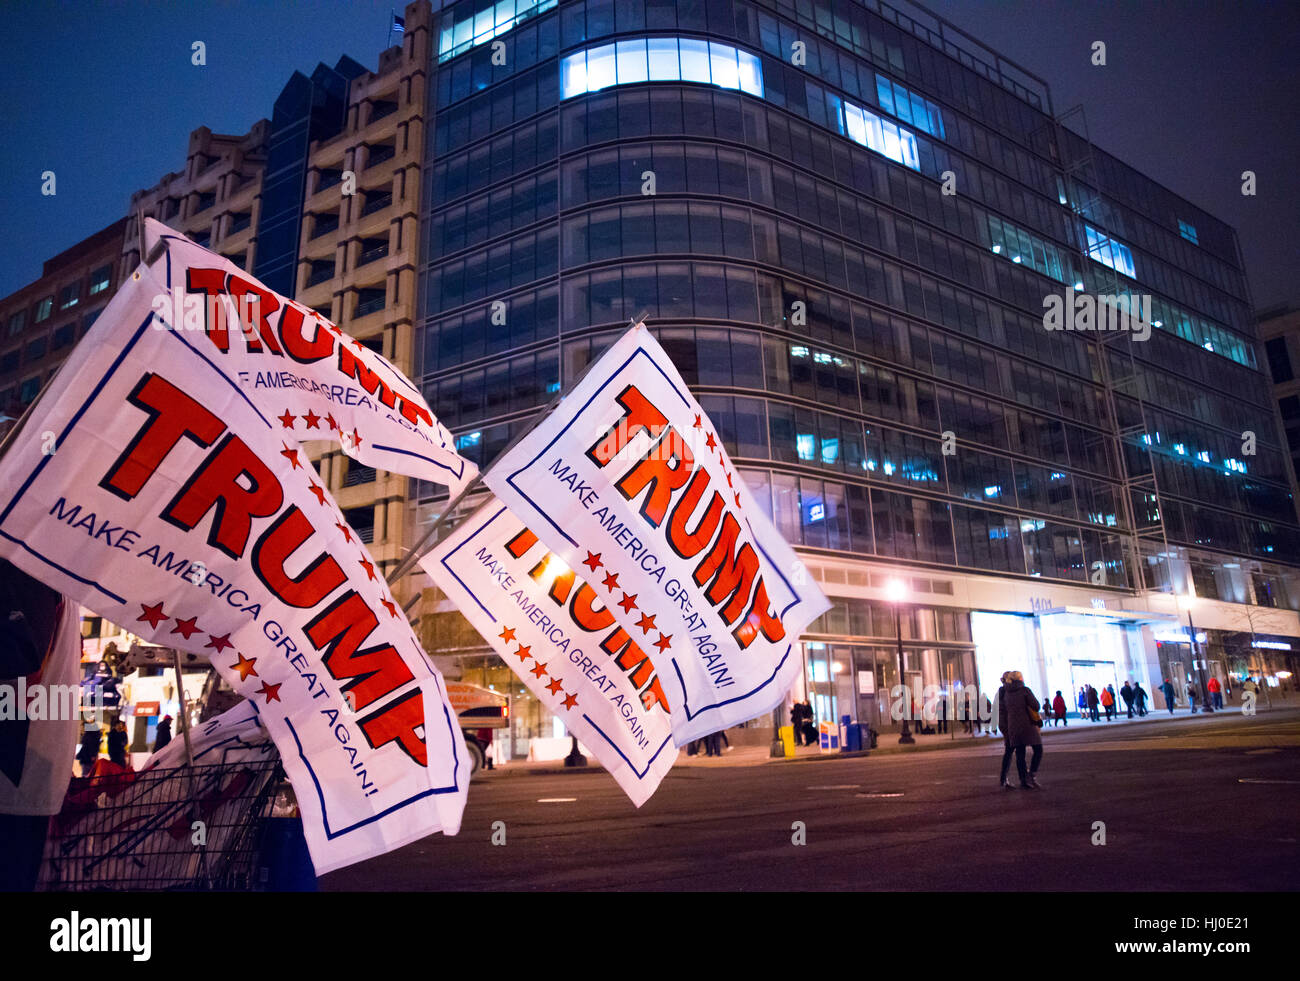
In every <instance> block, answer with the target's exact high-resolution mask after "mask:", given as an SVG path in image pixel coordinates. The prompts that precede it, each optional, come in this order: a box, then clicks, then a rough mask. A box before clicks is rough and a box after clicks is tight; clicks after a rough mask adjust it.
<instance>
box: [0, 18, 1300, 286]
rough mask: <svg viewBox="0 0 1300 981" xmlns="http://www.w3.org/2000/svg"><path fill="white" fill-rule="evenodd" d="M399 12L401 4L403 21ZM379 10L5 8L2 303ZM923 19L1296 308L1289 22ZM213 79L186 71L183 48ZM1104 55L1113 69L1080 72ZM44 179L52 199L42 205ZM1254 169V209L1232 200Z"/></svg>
mask: <svg viewBox="0 0 1300 981" xmlns="http://www.w3.org/2000/svg"><path fill="white" fill-rule="evenodd" d="M397 6H398V9H399V10H400V8H401V6H403V4H401V3H399V4H397ZM392 7H393V3H392V2H391V0H389V2H376V0H347V2H327V0H318V2H312V3H284V2H282V3H274V4H272V3H252V2H247V0H240V2H231V3H221V4H216V3H184V2H181V3H131V4H120V5H119V4H113V5H100V4H82V3H77V4H72V3H65V4H56V3H50V2H22V3H15V2H13V0H7V2H6V3H5V4H4V30H3V32H0V56H2V59H0V64H3V65H4V74H3V82H0V85H2V86H3V90H2V91H0V96H2V98H3V102H0V104H2V105H3V106H4V109H3V113H2V115H0V173H2V174H3V175H4V177H5V179H4V185H3V188H2V189H0V229H3V235H0V296H4V295H8V294H9V293H11V292H13V291H14V290H16V289H18V288H20V287H22V286H24V285H26V284H27V283H29V282H30V281H32V280H33V279H36V278H37V277H39V275H40V271H41V264H42V262H43V261H44V260H45V259H47V258H49V257H51V256H53V255H54V254H56V253H58V252H60V251H62V250H63V249H65V248H68V247H69V246H71V245H73V244H75V243H76V242H77V241H79V240H80V239H82V238H84V237H85V236H87V235H89V234H91V233H93V232H95V231H98V230H99V229H100V228H102V227H103V226H105V225H107V224H110V223H111V222H113V221H115V220H116V219H117V218H120V217H122V216H123V215H124V214H125V211H126V207H127V204H128V202H129V200H130V195H131V194H132V192H134V191H136V190H139V189H141V188H143V187H149V186H152V185H153V184H155V183H156V182H157V181H158V179H159V178H160V177H162V176H163V175H164V174H166V173H168V172H171V171H175V170H179V169H181V168H182V167H183V165H184V162H185V150H186V146H187V141H188V137H189V133H190V131H191V130H192V129H195V128H196V127H198V126H202V125H206V126H208V127H209V128H211V129H212V130H213V131H214V132H218V133H244V132H246V131H247V129H248V127H249V126H250V125H251V124H252V123H254V122H255V121H256V120H258V119H260V118H262V117H267V118H269V117H270V115H271V109H272V105H273V103H274V101H275V97H276V96H277V95H278V94H279V92H280V89H281V88H282V87H283V85H284V83H285V82H286V81H287V80H288V78H289V75H290V74H291V73H292V72H293V71H294V70H295V69H298V70H301V71H303V72H304V73H306V74H310V72H311V70H312V69H313V68H314V67H315V66H316V64H317V62H320V61H324V62H326V63H328V64H333V62H334V61H335V60H336V59H337V58H338V56H339V55H340V54H342V53H347V54H350V55H351V56H352V57H354V58H356V59H357V60H358V61H360V62H361V63H362V64H364V65H367V66H370V67H373V66H374V65H375V63H376V61H377V57H378V53H379V51H380V50H381V48H382V47H383V46H384V41H385V32H386V30H387V27H388V23H389V12H390V10H391V9H392ZM931 9H933V10H935V11H936V12H937V13H939V14H941V15H943V16H945V17H946V18H948V19H949V20H950V21H952V22H953V23H955V24H956V25H957V26H958V27H961V28H963V29H965V30H967V31H969V32H970V33H971V34H973V35H975V36H976V37H977V38H978V39H979V40H981V41H982V42H984V43H985V44H987V45H989V46H990V47H992V48H994V49H995V50H997V51H999V52H1001V53H1002V54H1003V55H1004V56H1006V57H1007V58H1010V59H1011V60H1012V61H1015V62H1017V63H1019V64H1021V65H1023V66H1024V67H1025V68H1027V69H1029V70H1030V71H1032V72H1034V73H1035V74H1037V75H1039V76H1040V77H1042V78H1044V79H1045V80H1046V81H1047V82H1048V84H1049V85H1050V86H1051V89H1052V98H1053V102H1054V106H1055V109H1056V111H1057V112H1058V113H1060V112H1063V111H1065V110H1067V109H1070V108H1071V107H1073V106H1075V105H1077V104H1079V103H1080V102H1082V103H1083V104H1084V106H1085V107H1086V110H1087V119H1088V124H1089V127H1090V129H1091V134H1092V138H1093V140H1094V141H1095V142H1096V143H1097V144H1098V145H1100V146H1101V147H1103V148H1105V149H1107V150H1109V151H1110V152H1112V153H1114V154H1115V155H1117V156H1118V157H1120V158H1121V159H1122V160H1124V161H1126V162H1127V163H1129V164H1131V165H1133V166H1134V167H1136V168H1137V169H1138V170H1140V171H1143V172H1144V173H1146V174H1148V175H1149V176H1151V177H1152V178H1154V179H1155V180H1157V181H1159V182H1160V183H1162V184H1164V185H1166V186H1167V187H1169V188H1171V189H1172V190H1173V191H1175V192H1177V193H1179V194H1182V195H1183V196H1185V197H1187V198H1188V199H1190V200H1191V201H1192V202H1193V203H1194V204H1196V205H1198V206H1200V207H1201V208H1203V209H1205V210H1206V211H1208V212H1210V213H1211V214H1213V215H1215V216H1217V217H1219V218H1220V219H1222V220H1224V221H1226V222H1228V223H1229V224H1231V225H1234V226H1236V228H1237V230H1238V232H1239V234H1240V236H1241V243H1242V250H1243V252H1244V254H1245V259H1246V271H1247V275H1248V277H1249V280H1250V284H1251V290H1252V293H1253V297H1254V301H1255V304H1256V306H1257V307H1258V308H1265V307H1269V306H1273V305H1276V304H1279V303H1283V302H1300V283H1297V282H1296V275H1297V271H1298V270H1300V265H1298V263H1297V260H1298V259H1300V177H1298V176H1297V173H1296V170H1297V167H1300V110H1298V109H1297V98H1298V97H1297V93H1298V92H1300V56H1297V54H1296V52H1297V51H1300V5H1298V4H1295V3H1285V2H1278V3H1264V2H1258V0H1241V2H1225V3H1221V4H1209V5H1207V4H1204V3H1202V2H1196V3H1191V2H1160V3H1157V2H1154V0H1151V2H1146V3H1113V2H1097V0H1090V2H1086V3H1085V2H1080V0H954V2H950V3H935V4H933V5H932V8H931ZM196 40H198V41H203V42H204V43H205V44H206V45H207V65H206V66H204V67H195V66H193V65H191V63H190V55H191V48H190V46H191V43H192V42H193V41H196ZM1097 40H1101V41H1105V42H1106V46H1107V65H1106V66H1105V67H1094V66H1093V65H1091V64H1090V60H1089V59H1090V53H1091V44H1092V42H1093V41H1097ZM45 170H53V171H54V172H55V173H56V175H57V181H58V186H57V190H58V193H57V195H55V196H54V197H45V196H42V195H41V193H40V185H41V172H42V171H45ZM1243 170H1253V171H1254V172H1255V173H1256V175H1257V178H1258V195H1257V196H1256V197H1245V196H1243V195H1242V194H1241V190H1240V188H1241V179H1240V175H1241V172H1242V171H1243Z"/></svg>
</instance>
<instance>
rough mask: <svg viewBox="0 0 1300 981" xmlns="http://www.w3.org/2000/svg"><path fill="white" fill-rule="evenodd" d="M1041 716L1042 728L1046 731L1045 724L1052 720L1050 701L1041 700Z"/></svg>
mask: <svg viewBox="0 0 1300 981" xmlns="http://www.w3.org/2000/svg"><path fill="white" fill-rule="evenodd" d="M1042 716H1043V728H1044V729H1046V728H1047V723H1048V721H1049V720H1050V719H1051V718H1052V702H1051V699H1047V698H1044V699H1043V711H1042Z"/></svg>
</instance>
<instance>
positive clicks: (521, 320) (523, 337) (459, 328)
mask: <svg viewBox="0 0 1300 981" xmlns="http://www.w3.org/2000/svg"><path fill="white" fill-rule="evenodd" d="M500 302H501V306H500V307H498V308H496V309H493V308H492V307H490V306H477V307H471V308H469V309H468V310H466V311H465V312H464V313H463V314H456V315H454V316H451V317H447V318H445V319H444V320H441V321H439V322H438V323H436V324H433V325H430V326H428V327H426V328H425V330H424V371H425V373H428V374H433V373H435V372H437V371H440V370H442V369H445V368H455V367H459V366H460V365H463V364H467V363H470V362H473V361H477V360H479V359H480V358H484V357H491V356H493V355H498V354H503V353H505V352H506V351H510V350H513V349H514V348H518V347H523V346H525V345H528V344H533V343H536V342H537V341H542V340H545V339H547V338H553V337H555V336H556V333H557V331H558V330H559V322H560V291H559V288H558V287H556V286H554V285H551V286H544V287H542V288H541V289H530V290H525V291H523V292H522V293H517V294H515V295H513V296H508V297H505V298H503V299H502V300H501V301H500Z"/></svg>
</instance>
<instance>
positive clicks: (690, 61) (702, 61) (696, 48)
mask: <svg viewBox="0 0 1300 981" xmlns="http://www.w3.org/2000/svg"><path fill="white" fill-rule="evenodd" d="M677 46H678V49H679V50H680V51H681V56H682V81H683V82H705V83H707V82H708V81H709V42H708V41H691V40H687V39H686V38H682V39H680V40H679V41H678V42H677Z"/></svg>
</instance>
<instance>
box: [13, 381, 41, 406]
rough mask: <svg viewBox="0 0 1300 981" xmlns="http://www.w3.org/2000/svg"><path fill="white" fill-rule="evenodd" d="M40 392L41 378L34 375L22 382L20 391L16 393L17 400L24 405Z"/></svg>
mask: <svg viewBox="0 0 1300 981" xmlns="http://www.w3.org/2000/svg"><path fill="white" fill-rule="evenodd" d="M40 391H41V376H40V375H35V376H33V377H31V378H28V379H27V380H26V381H25V382H23V387H22V391H20V392H19V393H18V400H19V401H20V402H22V404H23V405H26V404H27V403H28V402H30V401H31V400H32V399H34V398H36V396H37V395H39V394H40Z"/></svg>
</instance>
